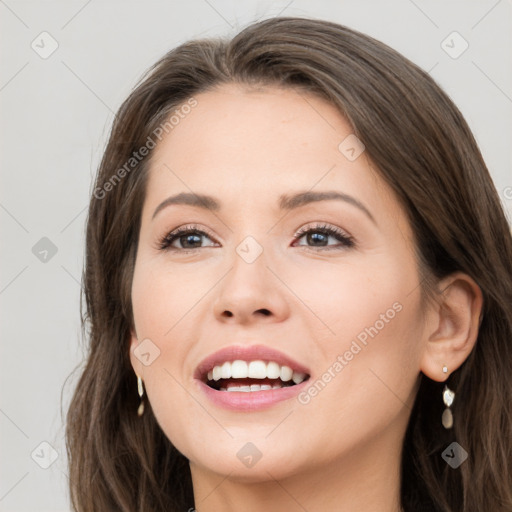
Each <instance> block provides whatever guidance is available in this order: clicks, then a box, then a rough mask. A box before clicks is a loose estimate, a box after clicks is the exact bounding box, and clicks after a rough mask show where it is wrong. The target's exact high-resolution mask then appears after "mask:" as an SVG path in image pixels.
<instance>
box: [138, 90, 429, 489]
mask: <svg viewBox="0 0 512 512" xmlns="http://www.w3.org/2000/svg"><path fill="white" fill-rule="evenodd" d="M195 99H196V101H197V105H196V106H195V107H193V108H191V109H187V112H188V111H189V110H190V112H189V113H188V114H186V115H182V117H180V118H179V122H178V123H175V124H174V127H173V129H172V130H171V131H170V132H169V133H168V135H166V137H164V138H163V139H162V141H161V142H160V143H159V145H158V146H157V148H156V149H155V150H154V152H155V153H154V154H153V158H152V163H151V169H150V171H149V182H148V188H147V194H146V198H145V203H144V207H143V212H142V224H141V229H140V240H139V246H138V253H137V259H136V265H135V272H134V278H133V287H132V301H133V311H134V319H135V329H136V335H135V333H134V336H133V339H132V345H131V360H132V365H133V367H134V369H135V371H136V373H137V374H138V375H140V376H141V377H142V378H143V380H144V383H145V389H146V393H147V396H148V398H149V401H150V403H151V407H152V409H153V412H154V414H155V415H156V418H157V421H158V423H159V425H160V426H161V428H162V430H163V431H164V433H165V434H166V436H167V437H168V438H169V440H170V441H171V442H172V443H173V444H174V445H175V446H176V447H177V449H178V450H179V451H180V452H181V453H183V454H184V455H185V456H186V457H187V458H188V459H189V460H190V462H191V468H192V470H193V471H196V472H197V471H204V472H214V473H219V474H222V475H227V474H231V478H240V479H244V480H254V481H256V480H258V479H268V474H269V473H270V474H272V475H273V477H275V478H283V477H285V476H287V475H291V474H297V473H298V472H301V471H304V472H305V471H309V470H311V469H312V468H314V467H316V466H320V465H327V464H331V463H338V462H342V461H343V460H344V459H345V460H348V459H349V457H353V456H354V455H357V456H358V457H360V460H370V458H371V457H372V456H374V457H375V456H376V454H377V453H379V455H378V457H379V458H380V454H381V453H382V451H383V450H384V451H385V450H389V451H390V452H393V453H395V452H396V450H397V447H398V446H399V444H400V442H401V441H402V437H403V433H404V431H405V427H406V424H407V420H408V416H409V413H410V407H411V406H412V403H413V399H414V395H415V392H416V390H417V384H418V374H419V366H420V358H421V352H422V349H423V339H424V329H425V328H424V323H423V311H422V305H421V300H420V286H419V284H420V282H419V274H418V268H417V264H416V259H415V256H414V252H413V250H414V249H413V242H412V233H411V229H410V226H409V224H408V222H407V220H406V217H405V214H404V212H403V210H402V209H401V208H400V206H399V204H398V202H397V200H396V198H395V197H394V195H393V194H392V193H391V191H390V189H389V187H388V186H387V185H386V184H385V183H384V181H383V180H382V179H381V178H380V177H379V176H378V175H377V174H376V172H374V170H373V169H372V168H371V166H370V162H369V160H368V159H367V156H366V153H365V152H364V150H363V147H361V146H360V145H358V142H357V140H356V139H354V136H353V135H351V134H352V130H351V127H350V126H349V124H348V123H347V122H346V121H345V120H344V119H343V117H342V116H341V115H340V114H339V112H338V111H337V110H336V109H335V108H334V107H333V106H332V105H330V104H329V103H327V102H325V101H323V100H321V99H318V98H316V97H314V96H310V95H306V94H298V93H296V92H293V91H292V90H283V89H277V88H264V89H261V90H258V91H256V90H254V89H253V90H248V89H247V88H240V87H239V86H234V85H224V86H222V87H221V88H218V89H217V90H215V91H211V92H207V93H202V94H199V95H197V96H196V97H195ZM361 151H362V153H361V154H360V155H359V153H360V152H361ZM322 193H323V194H327V193H328V194H331V195H330V196H329V195H327V199H325V198H324V199H322V198H321V196H320V195H319V194H322ZM333 193H336V194H338V196H337V197H335V196H334V195H332V194H333ZM178 194H187V196H186V197H187V198H188V199H187V200H186V201H181V202H180V201H174V202H173V201H168V202H167V203H165V201H166V200H168V198H171V197H173V196H176V195H178ZM303 194H304V195H303ZM203 195H207V196H209V197H211V198H213V199H214V201H215V203H216V207H213V203H211V202H209V201H206V200H204V199H203V200H202V203H201V202H199V204H192V203H195V201H192V200H193V199H194V198H196V199H198V196H203ZM183 197H185V196H182V198H183ZM187 203H188V204H187ZM201 204H202V206H201ZM205 206H207V207H205ZM178 228H184V229H185V230H190V231H193V230H196V231H201V232H203V233H197V232H195V233H194V232H192V233H188V234H184V233H181V234H180V235H178V236H177V237H175V238H172V237H171V236H169V234H170V233H172V232H174V231H175V230H177V229H178ZM326 229H327V230H332V232H327V231H325V230H326ZM166 238H167V241H166ZM143 340H144V341H143ZM140 342H143V344H142V345H140V347H138V344H139V343H140ZM255 346H258V347H260V348H261V349H262V351H261V352H255V353H254V354H251V353H245V352H243V351H242V352H236V351H232V352H228V353H226V354H221V355H220V356H219V358H218V359H215V360H211V359H210V360H209V362H210V363H211V364H210V366H206V367H200V364H201V363H202V362H203V361H204V360H205V359H206V358H208V357H209V356H211V355H212V354H214V353H216V352H217V351H219V350H221V349H229V348H232V347H237V348H241V349H247V348H251V347H255ZM137 347H138V348H137ZM265 349H271V350H272V351H275V352H272V353H268V350H267V352H266V351H265ZM134 351H135V352H134ZM234 360H242V361H246V362H247V363H249V362H251V361H258V360H259V361H263V362H260V363H255V364H252V365H247V368H245V367H244V364H243V363H235V364H233V365H231V364H225V363H227V362H230V361H231V362H232V361H234ZM141 361H142V362H141ZM215 362H216V363H217V366H219V368H218V369H217V370H215V372H214V377H217V378H218V377H219V375H220V376H221V377H222V376H223V375H224V376H227V375H229V372H230V371H231V372H233V371H234V372H235V375H240V377H239V378H237V379H233V378H232V379H223V378H222V380H218V381H216V386H217V387H219V386H220V387H224V388H227V389H228V388H231V387H232V386H239V385H241V386H250V385H251V384H252V385H256V386H258V385H262V384H263V388H261V387H260V388H259V389H260V390H259V391H221V390H214V389H213V388H210V387H209V386H207V384H205V383H203V382H202V381H203V380H206V379H207V375H204V372H207V370H208V369H209V368H210V369H211V366H212V365H213V363H215ZM269 363H270V364H269ZM275 363H277V364H275ZM286 363H288V364H286ZM286 366H288V367H291V371H293V370H295V375H294V376H295V378H296V380H297V382H299V384H296V385H294V386H293V387H290V386H289V384H290V382H293V380H292V381H290V380H286V379H289V377H290V373H291V371H290V370H287V369H286V368H283V367H286ZM199 368H200V370H198V369H199ZM251 368H252V369H251ZM301 370H302V371H301ZM304 370H306V372H304ZM244 371H249V372H250V373H248V374H245V373H244ZM223 372H225V373H223ZM237 372H240V373H237ZM266 372H269V373H266ZM273 372H274V373H273ZM287 373H288V375H287ZM301 373H307V375H306V376H305V377H306V379H307V380H305V381H303V382H302V383H300V380H301V378H303V377H304V376H303V375H301ZM244 375H249V376H250V375H253V376H254V377H252V378H251V379H250V380H246V379H244V378H243V376H244ZM276 375H279V376H281V375H282V376H283V378H284V379H285V381H284V382H286V383H287V384H288V385H287V386H286V387H279V388H277V387H276V388H274V387H271V386H274V385H275V386H281V385H282V383H283V381H281V379H280V378H279V379H276V378H275V377H276ZM262 377H266V378H262ZM258 383H259V384H258ZM268 387H270V389H268ZM249 389H250V387H249ZM253 389H258V388H257V387H256V388H253ZM135 392H136V390H134V393H135ZM146 414H147V412H146ZM370 447H371V450H373V455H372V452H371V450H370ZM378 447H380V448H378ZM358 460H359V459H358ZM267 471H268V472H269V473H267Z"/></svg>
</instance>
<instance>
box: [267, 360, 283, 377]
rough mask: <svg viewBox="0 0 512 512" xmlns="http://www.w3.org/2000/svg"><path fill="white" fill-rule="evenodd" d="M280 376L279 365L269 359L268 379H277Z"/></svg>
mask: <svg viewBox="0 0 512 512" xmlns="http://www.w3.org/2000/svg"><path fill="white" fill-rule="evenodd" d="M280 376H281V367H280V366H279V365H278V364H277V363H274V361H270V363H268V364H267V377H268V378H269V379H279V377H280Z"/></svg>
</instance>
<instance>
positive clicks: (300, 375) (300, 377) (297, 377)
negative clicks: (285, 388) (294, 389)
mask: <svg viewBox="0 0 512 512" xmlns="http://www.w3.org/2000/svg"><path fill="white" fill-rule="evenodd" d="M305 378H306V374H305V373H301V372H293V375H292V380H293V382H295V384H300V383H301V382H302V381H303V380H304V379H305Z"/></svg>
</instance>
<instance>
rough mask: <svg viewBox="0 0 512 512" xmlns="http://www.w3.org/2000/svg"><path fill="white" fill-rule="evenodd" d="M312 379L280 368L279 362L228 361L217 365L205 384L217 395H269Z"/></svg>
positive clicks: (306, 375) (281, 366)
mask: <svg viewBox="0 0 512 512" xmlns="http://www.w3.org/2000/svg"><path fill="white" fill-rule="evenodd" d="M307 379H309V375H308V374H307V373H303V372H297V371H294V370H292V369H291V368H290V367H289V366H286V365H279V364H278V363H277V362H276V361H263V360H255V361H243V360H239V359H238V360H235V361H232V362H230V361H226V362H224V363H223V364H222V365H216V366H214V367H213V369H212V370H210V371H209V372H208V373H207V374H206V376H204V377H203V382H204V383H205V384H206V385H207V386H209V387H210V388H212V389H215V390H216V391H228V392H233V391H242V392H251V391H267V390H269V389H280V388H285V387H291V386H295V385H297V384H300V383H301V382H304V381H305V380H307Z"/></svg>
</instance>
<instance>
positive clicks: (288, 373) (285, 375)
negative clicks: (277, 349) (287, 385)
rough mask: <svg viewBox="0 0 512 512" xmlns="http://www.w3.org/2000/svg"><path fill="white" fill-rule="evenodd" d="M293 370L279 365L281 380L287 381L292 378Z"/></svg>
mask: <svg viewBox="0 0 512 512" xmlns="http://www.w3.org/2000/svg"><path fill="white" fill-rule="evenodd" d="M292 377H293V370H292V369H291V368H290V367H289V366H281V380H282V381H283V382H287V381H289V380H292Z"/></svg>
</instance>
